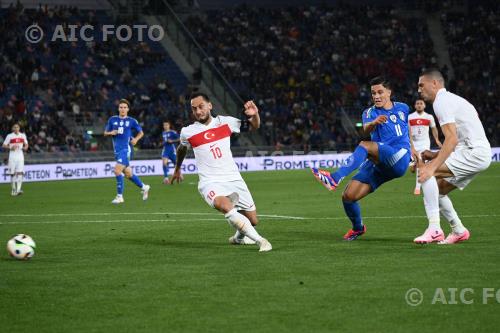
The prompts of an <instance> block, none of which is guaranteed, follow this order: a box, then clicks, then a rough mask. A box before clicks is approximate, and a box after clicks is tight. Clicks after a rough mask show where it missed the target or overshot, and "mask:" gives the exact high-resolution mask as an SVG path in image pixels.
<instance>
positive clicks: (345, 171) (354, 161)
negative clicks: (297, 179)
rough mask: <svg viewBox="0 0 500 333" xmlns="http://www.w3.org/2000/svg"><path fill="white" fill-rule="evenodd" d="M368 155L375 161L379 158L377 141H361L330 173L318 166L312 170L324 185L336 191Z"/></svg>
mask: <svg viewBox="0 0 500 333" xmlns="http://www.w3.org/2000/svg"><path fill="white" fill-rule="evenodd" d="M368 157H370V159H373V160H375V161H377V160H378V145H377V143H376V142H371V141H361V142H360V143H359V145H358V146H357V147H356V149H355V150H354V152H353V153H352V154H351V155H350V156H349V157H348V158H347V159H346V160H345V161H344V163H343V164H342V166H341V167H340V168H339V169H338V170H337V171H335V172H332V173H330V172H329V171H327V170H322V169H317V168H311V171H312V173H313V174H314V177H316V179H317V180H318V181H319V182H320V183H321V184H322V185H323V186H325V187H326V188H327V189H328V190H330V191H334V190H335V189H336V188H337V187H338V185H339V184H340V182H341V181H342V180H343V179H344V178H345V177H346V176H348V175H349V174H351V173H352V172H353V171H355V170H356V169H358V168H359V167H360V166H361V164H363V162H365V161H366V159H367V158H368Z"/></svg>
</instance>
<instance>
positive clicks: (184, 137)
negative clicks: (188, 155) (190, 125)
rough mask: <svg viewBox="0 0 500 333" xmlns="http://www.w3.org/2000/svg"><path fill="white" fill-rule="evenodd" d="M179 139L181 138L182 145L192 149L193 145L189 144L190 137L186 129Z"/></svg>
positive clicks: (182, 131)
mask: <svg viewBox="0 0 500 333" xmlns="http://www.w3.org/2000/svg"><path fill="white" fill-rule="evenodd" d="M179 138H180V142H179V143H180V144H181V145H183V146H185V147H188V148H189V147H191V145H190V144H189V141H188V136H187V134H186V128H183V129H182V130H181V134H180V135H179Z"/></svg>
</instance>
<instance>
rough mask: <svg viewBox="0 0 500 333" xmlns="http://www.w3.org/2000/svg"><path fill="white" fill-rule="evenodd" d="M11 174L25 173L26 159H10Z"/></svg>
mask: <svg viewBox="0 0 500 333" xmlns="http://www.w3.org/2000/svg"><path fill="white" fill-rule="evenodd" d="M8 167H9V174H11V175H13V174H15V173H17V172H24V158H9V164H8Z"/></svg>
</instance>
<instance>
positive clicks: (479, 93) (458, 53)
mask: <svg viewBox="0 0 500 333" xmlns="http://www.w3.org/2000/svg"><path fill="white" fill-rule="evenodd" d="M441 22H442V24H443V28H444V31H445V33H446V38H447V41H448V45H449V53H450V57H451V61H452V63H453V68H454V70H455V78H456V79H455V80H454V81H453V82H451V86H452V87H451V89H452V90H453V91H456V92H457V93H458V94H459V95H461V96H463V97H465V98H466V99H468V100H469V101H470V102H471V103H472V104H473V105H474V106H475V107H476V109H477V111H478V113H479V117H480V118H481V120H482V122H483V125H484V127H485V130H486V134H487V135H488V138H489V140H490V142H491V144H492V145H494V146H498V145H500V104H499V103H498V97H499V96H500V61H499V58H500V48H499V47H500V46H499V43H500V4H499V3H498V2H497V1H491V2H480V3H479V4H477V3H474V4H473V5H472V6H471V7H470V8H468V14H467V15H464V14H463V12H457V11H453V10H450V11H447V12H445V13H443V14H442V16H441Z"/></svg>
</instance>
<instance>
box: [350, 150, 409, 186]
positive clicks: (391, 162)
mask: <svg viewBox="0 0 500 333" xmlns="http://www.w3.org/2000/svg"><path fill="white" fill-rule="evenodd" d="M377 144H378V153H379V163H378V164H375V163H373V162H372V161H370V160H366V161H365V162H364V163H363V164H361V166H360V167H359V170H358V173H357V174H356V175H354V177H352V179H354V180H357V181H360V182H361V183H364V184H368V185H370V187H371V192H373V191H375V190H376V189H377V188H378V187H380V186H381V185H382V184H383V183H386V182H388V181H390V180H392V179H394V178H399V177H402V176H403V175H404V174H405V173H406V170H407V169H408V165H409V163H410V159H411V154H410V152H409V151H408V150H407V149H406V148H394V147H391V146H388V145H384V144H381V143H379V142H377Z"/></svg>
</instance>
